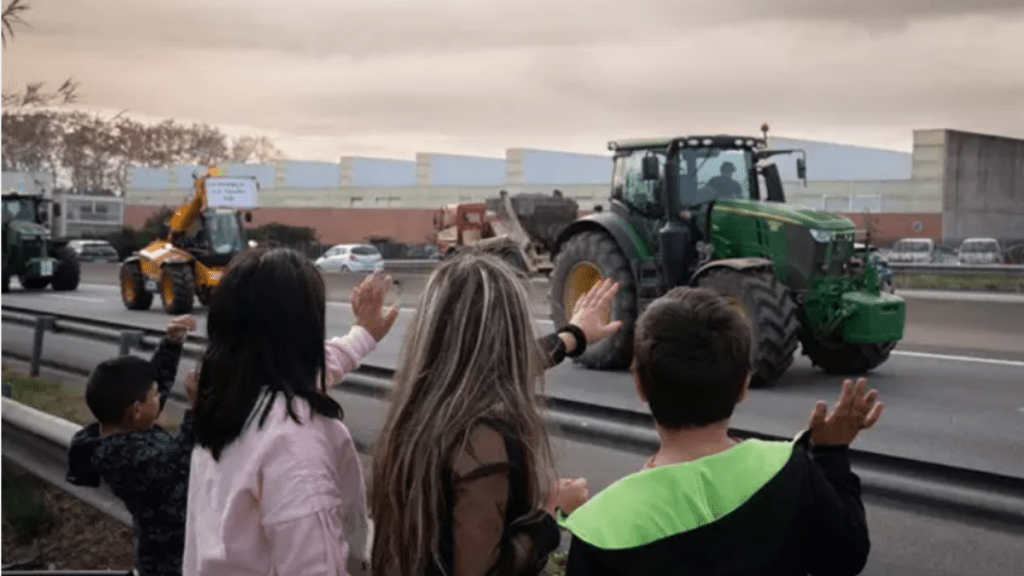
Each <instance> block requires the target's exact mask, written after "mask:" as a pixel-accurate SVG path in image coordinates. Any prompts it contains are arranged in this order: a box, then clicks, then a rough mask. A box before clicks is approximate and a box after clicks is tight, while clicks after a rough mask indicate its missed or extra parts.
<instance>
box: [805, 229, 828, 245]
mask: <svg viewBox="0 0 1024 576" xmlns="http://www.w3.org/2000/svg"><path fill="white" fill-rule="evenodd" d="M810 232H811V238H814V240H815V241H816V242H821V243H825V242H829V241H831V240H832V233H831V232H829V231H828V230H816V229H814V228H811V229H810Z"/></svg>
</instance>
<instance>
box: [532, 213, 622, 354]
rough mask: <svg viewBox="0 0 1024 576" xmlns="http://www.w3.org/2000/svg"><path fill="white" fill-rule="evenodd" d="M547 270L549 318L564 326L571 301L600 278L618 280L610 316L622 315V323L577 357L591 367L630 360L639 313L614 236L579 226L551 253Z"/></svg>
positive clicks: (612, 318) (574, 300)
mask: <svg viewBox="0 0 1024 576" xmlns="http://www.w3.org/2000/svg"><path fill="white" fill-rule="evenodd" d="M554 264H555V267H554V270H553V271H552V272H551V280H550V285H551V288H550V289H551V293H550V295H549V301H550V304H551V320H552V321H553V322H554V323H555V327H556V328H560V327H562V326H565V325H566V324H567V323H568V322H569V317H570V316H571V315H572V310H573V307H575V306H576V301H577V300H579V298H580V297H581V296H583V295H584V294H586V293H587V291H588V290H590V289H591V288H592V287H593V286H594V285H595V284H597V282H598V281H600V280H601V279H602V278H612V279H614V280H615V281H617V282H618V283H619V292H618V294H616V295H615V300H614V301H613V302H612V306H611V314H610V316H611V317H610V318H609V319H608V320H610V321H615V320H620V321H621V322H622V329H621V330H619V331H618V332H616V333H615V334H612V335H611V336H609V337H607V338H605V339H604V340H602V341H600V342H598V343H596V344H592V345H591V344H588V345H587V351H586V352H585V353H584V354H583V355H582V356H580V357H579V358H575V359H574V360H575V362H576V363H577V364H580V365H582V366H584V367H586V368H589V369H592V370H624V369H626V368H628V367H629V364H630V362H631V361H632V360H633V325H634V324H635V323H636V318H637V302H636V283H635V281H634V279H633V270H632V268H631V267H630V263H629V260H628V259H627V258H626V255H625V254H623V252H622V250H621V249H620V248H619V246H618V244H616V242H615V240H614V239H613V238H612V237H611V236H609V235H608V234H606V233H604V232H597V231H588V232H581V233H580V234H577V235H575V236H573V237H572V238H570V239H569V240H568V242H566V243H565V246H564V247H563V249H562V250H561V252H559V253H558V256H556V258H555V263H554Z"/></svg>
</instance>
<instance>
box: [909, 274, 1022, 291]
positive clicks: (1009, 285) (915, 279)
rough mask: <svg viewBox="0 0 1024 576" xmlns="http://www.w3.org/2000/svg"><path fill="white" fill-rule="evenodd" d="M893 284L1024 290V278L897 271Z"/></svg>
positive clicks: (947, 288) (939, 288) (913, 288)
mask: <svg viewBox="0 0 1024 576" xmlns="http://www.w3.org/2000/svg"><path fill="white" fill-rule="evenodd" d="M893 285H894V286H895V287H896V288H897V289H900V288H903V289H908V290H972V291H986V292H1011V293H1013V292H1024V279H1021V278H1008V277H1006V276H984V275H980V274H972V275H963V276H960V275H942V276H939V275H935V274H907V273H900V272H896V273H895V275H894V277H893Z"/></svg>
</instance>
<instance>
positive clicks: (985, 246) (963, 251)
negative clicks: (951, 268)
mask: <svg viewBox="0 0 1024 576" xmlns="http://www.w3.org/2000/svg"><path fill="white" fill-rule="evenodd" d="M956 258H957V260H959V261H960V263H962V264H1002V263H1003V251H1002V248H1000V246H999V242H998V241H997V240H996V239H995V238H968V239H967V240H964V242H963V244H961V245H960V250H958V251H957V253H956Z"/></svg>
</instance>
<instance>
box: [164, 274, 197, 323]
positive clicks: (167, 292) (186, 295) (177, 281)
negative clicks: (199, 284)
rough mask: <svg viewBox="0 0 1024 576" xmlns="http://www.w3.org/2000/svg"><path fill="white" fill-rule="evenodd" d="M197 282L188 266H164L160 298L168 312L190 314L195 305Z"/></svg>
mask: <svg viewBox="0 0 1024 576" xmlns="http://www.w3.org/2000/svg"><path fill="white" fill-rule="evenodd" d="M195 294H196V283H195V277H194V275H193V274H192V269H191V268H189V267H188V266H180V265H178V266H164V269H163V270H162V271H161V273H160V299H161V300H162V301H163V305H164V311H165V312H167V313H168V314H188V313H189V312H191V311H192V308H193V306H194V305H195Z"/></svg>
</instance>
